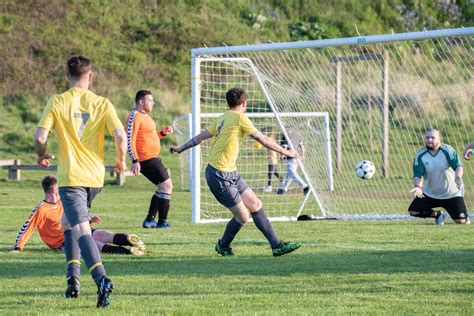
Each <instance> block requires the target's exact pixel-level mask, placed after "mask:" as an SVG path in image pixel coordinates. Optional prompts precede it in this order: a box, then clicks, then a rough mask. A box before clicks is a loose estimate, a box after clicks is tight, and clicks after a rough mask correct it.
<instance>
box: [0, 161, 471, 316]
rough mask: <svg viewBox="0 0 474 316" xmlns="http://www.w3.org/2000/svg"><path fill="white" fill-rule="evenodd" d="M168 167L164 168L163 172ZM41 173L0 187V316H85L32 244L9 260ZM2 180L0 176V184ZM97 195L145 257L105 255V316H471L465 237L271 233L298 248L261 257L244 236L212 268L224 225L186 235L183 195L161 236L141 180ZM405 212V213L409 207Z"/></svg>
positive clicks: (325, 229)
mask: <svg viewBox="0 0 474 316" xmlns="http://www.w3.org/2000/svg"><path fill="white" fill-rule="evenodd" d="M165 163H166V162H165ZM43 175H44V173H41V172H24V173H23V180H22V181H21V182H11V181H6V180H1V181H0V196H1V199H0V209H1V210H2V221H1V222H0V231H2V234H1V239H0V314H12V313H13V314H14V313H17V314H38V313H40V314H47V313H48V314H72V313H74V314H95V313H99V311H97V310H96V308H95V301H96V294H95V293H96V289H95V287H94V285H93V282H92V280H91V278H90V277H89V275H88V274H87V271H86V269H85V267H84V265H83V268H82V275H83V276H82V279H81V281H82V287H81V296H80V298H79V299H77V300H72V301H67V300H66V299H64V297H63V294H64V290H65V280H64V279H65V278H64V270H65V263H64V256H63V255H62V254H59V253H53V252H51V251H50V250H48V249H47V248H46V246H45V245H43V243H42V242H41V240H40V238H39V236H38V235H37V234H36V233H35V235H34V236H33V238H32V240H31V241H30V243H29V244H28V246H27V248H26V249H25V251H24V252H23V253H21V254H18V255H13V254H11V253H9V250H10V248H11V246H12V245H13V242H14V239H15V237H16V234H17V232H18V229H19V228H20V227H21V225H22V224H23V222H24V221H25V220H26V218H27V217H28V215H29V212H30V211H31V209H32V207H33V206H34V205H35V204H36V203H37V202H38V201H39V200H41V198H42V193H41V189H40V184H39V181H38V180H39V179H40V178H41V177H42V176H43ZM2 176H3V177H6V175H5V174H4V175H2ZM112 182H113V179H112V178H107V183H108V184H107V185H106V186H105V188H104V190H103V192H102V193H101V194H100V195H99V196H98V197H97V200H96V201H95V203H94V206H93V210H94V212H93V213H94V214H99V215H101V216H102V218H103V220H104V224H102V225H101V228H103V229H107V230H110V231H114V232H129V233H136V234H138V235H140V236H141V237H142V238H143V239H144V241H145V243H146V246H147V254H146V255H145V256H143V257H130V256H120V255H104V256H103V261H104V264H105V267H106V269H107V272H108V274H109V275H110V277H111V278H112V279H113V281H114V284H115V291H114V293H113V295H112V297H111V302H112V305H111V307H110V308H109V311H108V313H113V314H119V313H121V314H150V313H156V314H178V315H185V314H202V315H209V314H213V315H216V314H284V315H295V314H334V313H336V314H347V313H354V314H381V313H388V314H413V313H416V314H448V313H449V314H466V315H467V314H470V313H472V310H473V303H472V302H473V300H474V294H473V293H474V274H473V272H474V240H473V239H474V238H473V230H474V225H471V226H459V225H455V224H453V223H452V222H448V223H447V224H446V225H445V226H443V227H439V226H435V225H433V222H432V221H428V220H426V221H424V220H413V221H377V222H376V221H313V222H276V223H274V227H275V229H276V231H277V232H278V234H279V235H280V236H281V237H282V238H283V239H285V240H299V241H301V242H303V246H302V247H301V248H300V249H299V250H298V251H297V252H295V253H292V254H290V255H287V256H283V257H281V258H274V257H272V256H271V251H270V249H269V247H268V244H267V243H266V241H265V240H264V238H263V236H262V235H261V234H260V233H259V232H258V230H257V229H256V228H255V226H253V224H250V225H248V226H247V227H246V228H245V229H243V230H242V231H241V232H240V233H239V235H238V237H237V239H236V241H235V242H234V245H233V246H234V250H235V252H236V255H237V256H236V257H233V258H223V257H218V256H217V255H216V253H215V252H214V250H213V247H214V243H215V242H216V240H217V239H218V238H219V237H220V236H221V234H222V232H223V229H224V226H225V224H224V223H222V224H205V225H204V224H191V213H190V212H191V208H190V198H191V197H190V193H189V192H180V191H176V192H175V193H174V195H173V200H172V206H171V211H170V222H171V224H172V225H173V227H172V228H171V229H167V230H145V229H142V228H141V221H142V220H143V217H144V215H145V213H146V210H147V208H148V203H149V198H150V196H151V193H152V192H153V187H152V186H151V185H150V184H149V183H148V182H147V181H146V179H145V178H144V177H136V178H127V182H126V185H125V187H123V188H119V187H117V186H115V185H112V184H109V183H112ZM407 203H408V201H407Z"/></svg>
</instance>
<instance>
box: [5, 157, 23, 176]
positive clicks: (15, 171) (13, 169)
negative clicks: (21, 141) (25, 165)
mask: <svg viewBox="0 0 474 316" xmlns="http://www.w3.org/2000/svg"><path fill="white" fill-rule="evenodd" d="M20 165H21V160H20V159H15V160H13V165H11V166H10V167H9V168H8V179H10V180H15V181H20V180H21V170H20V169H19V168H17V166H20Z"/></svg>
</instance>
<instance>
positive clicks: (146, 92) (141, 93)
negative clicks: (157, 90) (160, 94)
mask: <svg viewBox="0 0 474 316" xmlns="http://www.w3.org/2000/svg"><path fill="white" fill-rule="evenodd" d="M147 95H151V91H149V90H139V91H137V94H136V95H135V103H138V102H140V100H141V99H143V98H144V97H145V96H147Z"/></svg>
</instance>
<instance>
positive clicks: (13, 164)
mask: <svg viewBox="0 0 474 316" xmlns="http://www.w3.org/2000/svg"><path fill="white" fill-rule="evenodd" d="M0 166H2V168H3V169H7V170H8V179H10V180H15V181H20V180H21V170H39V171H57V170H58V167H57V166H50V167H48V168H42V167H40V166H37V165H22V164H21V160H20V159H5V160H0ZM105 171H106V172H109V173H110V176H112V177H114V176H115V182H116V183H117V184H118V185H120V186H123V185H124V184H125V177H126V176H131V175H132V173H131V172H130V171H129V170H127V171H125V172H122V173H116V172H115V171H114V167H113V166H106V167H105Z"/></svg>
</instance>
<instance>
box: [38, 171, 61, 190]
mask: <svg viewBox="0 0 474 316" xmlns="http://www.w3.org/2000/svg"><path fill="white" fill-rule="evenodd" d="M56 184H58V179H57V178H56V177H55V176H54V175H52V174H50V175H48V176H46V177H44V178H43V180H42V181H41V185H42V186H43V191H44V193H48V192H49V191H50V190H51V188H52V187H53V186H55V185H56Z"/></svg>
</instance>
